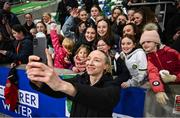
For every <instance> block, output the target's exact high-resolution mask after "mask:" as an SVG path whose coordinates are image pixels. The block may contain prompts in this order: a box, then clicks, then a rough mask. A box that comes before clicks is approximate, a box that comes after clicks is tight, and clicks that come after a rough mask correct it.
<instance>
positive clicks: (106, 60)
mask: <svg viewBox="0 0 180 118" xmlns="http://www.w3.org/2000/svg"><path fill="white" fill-rule="evenodd" d="M99 51H100V52H102V53H103V54H104V56H105V64H106V65H107V68H106V70H104V74H105V73H110V74H112V65H111V57H110V56H109V55H108V54H106V53H105V52H104V51H101V50H99Z"/></svg>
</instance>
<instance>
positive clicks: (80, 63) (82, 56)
mask: <svg viewBox="0 0 180 118" xmlns="http://www.w3.org/2000/svg"><path fill="white" fill-rule="evenodd" d="M89 53H90V48H89V46H87V45H84V44H82V45H81V46H80V47H79V48H78V50H77V51H76V55H75V57H74V63H75V66H74V67H73V68H72V70H73V71H74V72H76V73H79V72H84V71H85V70H86V61H87V56H88V55H89Z"/></svg>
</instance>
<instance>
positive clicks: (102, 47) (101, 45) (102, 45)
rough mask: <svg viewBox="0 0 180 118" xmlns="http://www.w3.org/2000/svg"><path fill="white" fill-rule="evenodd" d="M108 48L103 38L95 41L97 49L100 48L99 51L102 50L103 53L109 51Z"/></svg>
mask: <svg viewBox="0 0 180 118" xmlns="http://www.w3.org/2000/svg"><path fill="white" fill-rule="evenodd" d="M110 48H111V47H110V46H108V45H107V44H106V42H104V41H103V40H99V41H98V43H97V49H98V50H101V51H104V52H105V53H108V51H109V49H110Z"/></svg>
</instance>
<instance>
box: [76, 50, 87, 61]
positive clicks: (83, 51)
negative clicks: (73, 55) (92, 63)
mask: <svg viewBox="0 0 180 118" xmlns="http://www.w3.org/2000/svg"><path fill="white" fill-rule="evenodd" d="M87 56H88V52H87V50H86V48H81V49H80V51H79V52H78V57H79V58H80V59H84V58H86V57H87Z"/></svg>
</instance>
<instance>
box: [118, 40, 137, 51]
mask: <svg viewBox="0 0 180 118" xmlns="http://www.w3.org/2000/svg"><path fill="white" fill-rule="evenodd" d="M121 47H122V51H123V52H124V53H125V54H128V53H130V52H131V51H132V50H133V49H134V48H135V44H134V43H133V41H132V40H131V39H129V38H128V37H125V38H123V39H122V41H121Z"/></svg>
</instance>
